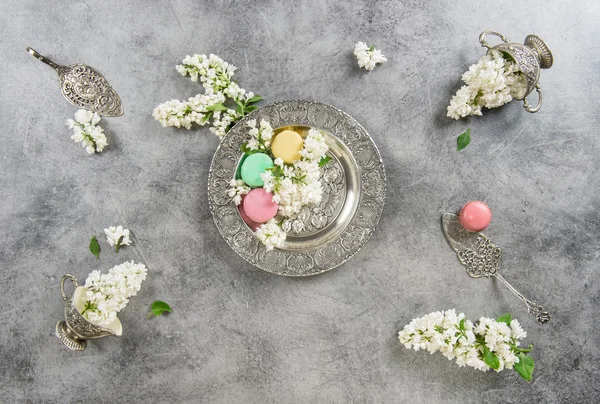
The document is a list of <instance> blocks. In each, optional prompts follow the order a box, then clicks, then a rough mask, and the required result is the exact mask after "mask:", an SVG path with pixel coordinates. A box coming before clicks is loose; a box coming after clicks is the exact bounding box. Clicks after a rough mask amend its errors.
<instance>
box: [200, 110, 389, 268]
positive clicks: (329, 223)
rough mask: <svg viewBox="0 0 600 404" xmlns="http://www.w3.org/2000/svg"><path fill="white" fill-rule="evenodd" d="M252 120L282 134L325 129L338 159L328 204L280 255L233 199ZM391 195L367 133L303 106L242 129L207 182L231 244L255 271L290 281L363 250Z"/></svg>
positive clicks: (267, 114) (306, 220)
mask: <svg viewBox="0 0 600 404" xmlns="http://www.w3.org/2000/svg"><path fill="white" fill-rule="evenodd" d="M249 119H256V120H257V121H258V122H260V120H262V119H265V120H267V121H269V123H270V124H271V126H272V127H273V128H274V129H275V133H277V132H279V131H281V130H283V129H290V128H292V129H294V130H296V131H299V132H301V133H303V132H307V131H308V129H309V128H311V127H312V128H318V129H320V130H321V131H323V133H324V134H325V137H326V141H327V144H328V145H329V149H330V150H329V154H330V156H331V157H333V160H332V161H331V162H330V163H329V164H328V165H327V166H325V168H324V169H323V173H322V178H321V182H322V184H323V190H324V192H323V200H322V201H321V203H320V204H319V205H317V206H314V207H311V208H308V207H306V208H304V209H303V211H302V212H301V213H300V214H299V215H298V219H297V220H296V221H295V222H294V223H293V225H292V229H291V230H290V231H289V232H288V237H287V240H286V242H285V246H284V248H282V249H274V250H273V251H267V250H266V248H265V247H264V246H263V245H262V243H261V242H260V241H259V240H258V239H257V238H256V236H254V234H253V232H252V230H251V229H250V228H249V227H248V226H247V225H246V224H245V223H244V221H243V220H242V218H241V216H240V214H239V212H238V209H237V207H236V206H235V204H234V203H233V202H232V200H231V198H230V197H228V196H227V190H228V189H229V182H230V181H231V179H232V178H235V175H236V170H237V167H238V164H239V163H240V160H241V158H242V157H243V153H242V152H241V151H240V146H241V145H242V144H243V143H245V142H246V141H248V140H249V135H248V128H247V126H246V122H247V121H248V120H249ZM385 191H386V179H385V170H384V168H383V162H382V161H381V155H380V154H379V150H377V146H375V143H373V140H372V139H371V137H370V136H369V134H368V133H367V131H366V130H365V129H364V128H363V127H362V126H360V124H359V123H358V122H356V120H354V118H352V117H351V116H349V115H348V114H346V113H344V112H342V111H340V110H339V109H337V108H335V107H333V106H331V105H327V104H323V103H320V102H314V101H302V100H293V101H282V102H277V103H275V104H271V105H267V106H265V107H262V108H260V109H258V110H256V111H254V112H253V113H252V114H250V115H248V116H247V117H245V118H243V119H241V120H240V121H239V122H237V123H236V124H235V126H234V127H233V128H231V130H230V131H229V132H228V133H227V135H226V136H225V137H224V138H223V140H222V141H221V144H220V145H219V147H218V148H217V151H216V152H215V154H214V156H213V160H212V163H211V166H210V172H209V177H208V201H209V207H210V211H211V213H212V215H213V219H214V221H215V224H216V226H217V229H218V230H219V232H220V233H221V235H222V236H223V238H225V241H227V243H228V244H229V245H230V246H231V248H233V250H234V251H235V252H236V253H237V254H238V255H240V256H241V257H242V258H244V259H245V260H246V261H248V262H249V263H251V264H252V265H255V266H257V267H258V268H260V269H263V270H265V271H267V272H271V273H274V274H278V275H285V276H309V275H316V274H320V273H322V272H325V271H329V270H330V269H333V268H335V267H337V266H339V265H341V264H343V263H344V262H346V261H347V260H348V259H350V258H351V257H352V256H353V255H354V254H356V253H357V252H358V251H360V249H361V248H362V247H363V246H364V245H365V244H366V242H367V241H368V240H369V238H370V237H371V235H372V234H373V231H374V230H375V227H376V226H377V224H378V223H379V219H380V217H381V212H382V211H383V205H384V202H385Z"/></svg>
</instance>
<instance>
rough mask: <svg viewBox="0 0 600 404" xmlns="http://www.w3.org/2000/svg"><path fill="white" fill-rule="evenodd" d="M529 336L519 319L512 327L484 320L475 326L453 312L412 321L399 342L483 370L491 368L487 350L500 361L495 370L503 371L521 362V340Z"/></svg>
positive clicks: (400, 333)
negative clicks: (484, 355)
mask: <svg viewBox="0 0 600 404" xmlns="http://www.w3.org/2000/svg"><path fill="white" fill-rule="evenodd" d="M526 335H527V334H526V333H525V332H524V331H523V329H522V328H521V327H520V325H519V322H518V321H517V320H512V321H511V323H510V327H509V326H508V325H507V324H506V323H504V322H499V321H496V320H494V319H491V318H486V317H481V318H480V319H479V321H478V323H477V325H474V324H473V323H472V322H471V321H469V320H468V319H466V318H465V315H464V314H463V313H460V314H458V315H457V314H456V312H455V311H454V309H452V310H446V311H442V312H439V311H438V312H434V313H430V314H427V315H425V316H423V317H420V318H415V319H413V320H412V321H411V322H410V323H409V324H407V325H406V326H405V327H404V329H403V330H402V331H400V332H399V333H398V339H399V340H400V342H401V343H402V344H404V346H405V347H406V348H409V349H410V348H413V349H414V350H415V351H419V350H427V351H428V352H430V353H432V354H433V353H434V352H438V351H439V352H441V353H442V355H444V356H445V357H446V358H448V359H449V360H452V359H456V363H457V364H458V366H470V367H473V368H475V369H478V370H482V371H487V370H489V369H490V366H488V365H487V364H486V362H485V361H484V359H483V352H484V349H488V350H489V351H490V352H492V353H494V354H495V355H496V357H497V358H498V362H499V366H498V369H497V370H496V371H498V372H500V371H501V370H503V369H505V368H509V369H511V368H513V366H514V364H515V363H518V362H519V358H518V357H517V355H516V351H517V350H518V349H519V348H518V346H519V345H520V342H519V341H518V340H519V339H522V338H525V336H526Z"/></svg>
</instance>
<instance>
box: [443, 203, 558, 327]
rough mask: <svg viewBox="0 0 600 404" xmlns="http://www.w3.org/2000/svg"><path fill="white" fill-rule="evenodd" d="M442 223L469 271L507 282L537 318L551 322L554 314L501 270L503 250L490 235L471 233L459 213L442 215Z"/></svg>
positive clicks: (473, 274)
mask: <svg viewBox="0 0 600 404" xmlns="http://www.w3.org/2000/svg"><path fill="white" fill-rule="evenodd" d="M442 225H443V228H444V234H445V236H446V239H447V240H448V243H450V246H451V247H452V248H453V249H454V251H456V254H457V255H458V260H459V261H460V263H461V264H463V265H464V267H465V268H466V269H467V274H468V275H469V276H471V277H473V278H480V277H483V276H485V277H487V278H489V277H492V276H493V277H494V278H496V279H498V280H499V281H501V282H502V283H503V284H505V285H506V286H507V287H508V288H509V289H510V290H511V292H513V293H514V294H515V295H517V296H518V297H519V299H521V300H522V301H523V303H525V305H526V306H527V309H528V310H529V313H530V314H532V315H534V316H535V318H536V319H537V321H539V322H540V323H542V324H545V323H547V322H549V321H550V319H551V316H550V314H548V313H547V312H545V311H543V308H542V306H540V305H539V304H538V303H537V302H536V301H531V300H529V299H527V298H525V296H523V295H522V294H521V293H519V292H518V291H517V290H516V289H515V288H513V287H512V285H511V284H510V283H508V282H507V281H506V279H504V278H503V277H502V275H500V274H499V273H498V271H499V270H500V260H501V259H502V250H501V249H500V247H497V246H496V245H494V244H492V242H491V241H490V239H489V238H487V236H486V235H485V234H483V233H471V232H469V231H467V230H466V229H465V228H464V227H463V226H462V225H461V224H460V222H459V220H458V216H456V215H454V214H452V213H444V214H443V215H442Z"/></svg>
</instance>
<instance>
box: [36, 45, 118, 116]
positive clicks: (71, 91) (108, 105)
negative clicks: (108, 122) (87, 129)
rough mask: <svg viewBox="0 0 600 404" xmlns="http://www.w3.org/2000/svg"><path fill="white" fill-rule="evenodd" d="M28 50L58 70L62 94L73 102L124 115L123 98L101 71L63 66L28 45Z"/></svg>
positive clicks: (84, 107)
mask: <svg viewBox="0 0 600 404" xmlns="http://www.w3.org/2000/svg"><path fill="white" fill-rule="evenodd" d="M27 51H28V52H29V53H31V54H32V55H33V56H34V57H35V58H36V59H38V60H40V61H42V62H44V63H46V64H47V65H49V66H50V67H52V68H53V69H54V70H56V72H57V73H58V76H59V79H60V89H61V91H62V94H63V96H64V97H65V98H66V99H67V101H69V102H70V103H71V104H73V105H75V106H76V107H79V108H83V109H88V110H90V111H94V112H97V113H98V114H100V115H104V116H120V115H123V104H122V103H121V98H120V97H119V95H118V94H117V93H116V92H115V90H113V89H112V87H111V86H110V85H109V84H108V81H107V80H106V79H105V78H104V76H103V75H102V74H100V72H99V71H97V70H96V69H94V68H92V67H90V66H87V65H82V64H78V65H71V66H61V65H58V64H56V63H54V62H53V61H51V60H50V59H48V58H46V57H45V56H42V55H40V54H39V53H38V52H37V51H36V50H35V49H32V48H29V47H28V48H27Z"/></svg>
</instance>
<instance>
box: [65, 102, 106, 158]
mask: <svg viewBox="0 0 600 404" xmlns="http://www.w3.org/2000/svg"><path fill="white" fill-rule="evenodd" d="M98 122H100V115H98V114H97V113H95V112H92V111H88V110H85V109H80V110H78V111H77V112H76V113H75V120H73V119H67V122H66V125H67V126H68V127H69V129H72V130H73V135H72V136H71V139H73V140H74V141H75V142H78V143H79V142H80V143H81V145H82V146H83V147H84V148H85V150H86V151H87V152H88V154H94V153H96V152H97V153H100V152H101V151H102V150H104V148H105V147H106V146H108V141H107V140H106V135H105V134H104V131H103V129H102V128H101V127H100V126H96V124H97V123H98Z"/></svg>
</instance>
